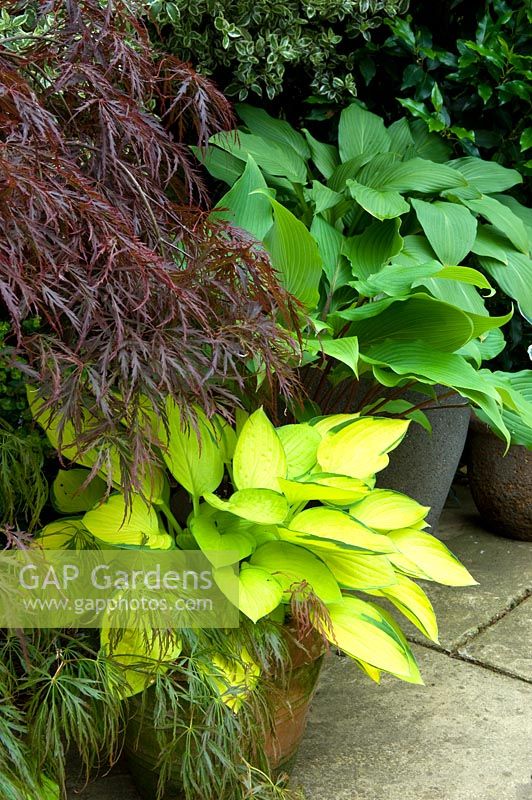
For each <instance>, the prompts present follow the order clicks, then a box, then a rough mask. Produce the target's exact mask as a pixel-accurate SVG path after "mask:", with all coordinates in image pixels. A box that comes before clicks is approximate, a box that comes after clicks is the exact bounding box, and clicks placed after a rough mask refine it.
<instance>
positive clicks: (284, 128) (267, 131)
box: [236, 103, 310, 159]
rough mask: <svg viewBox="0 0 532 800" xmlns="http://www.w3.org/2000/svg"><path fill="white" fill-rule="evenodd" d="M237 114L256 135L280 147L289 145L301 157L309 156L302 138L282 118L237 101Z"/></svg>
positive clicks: (307, 147)
mask: <svg viewBox="0 0 532 800" xmlns="http://www.w3.org/2000/svg"><path fill="white" fill-rule="evenodd" d="M236 110H237V114H238V116H239V117H240V118H241V119H243V120H244V122H245V124H246V127H247V128H248V129H249V130H250V132H251V133H253V134H255V135H256V136H260V137H263V138H264V139H268V140H269V141H271V142H275V143H276V144H278V145H280V146H281V147H282V148H286V146H287V145H288V147H291V148H292V150H294V151H295V152H296V153H297V154H298V155H299V156H300V157H301V158H305V159H306V158H309V157H310V149H309V146H308V144H307V142H306V141H305V139H304V138H303V136H302V135H301V134H300V133H298V132H297V131H296V130H294V128H292V126H291V125H290V124H289V123H288V122H285V121H284V120H282V119H275V117H271V116H270V115H269V114H268V113H267V112H266V111H264V109H262V108H257V107H255V106H250V105H247V103H238V104H237V106H236Z"/></svg>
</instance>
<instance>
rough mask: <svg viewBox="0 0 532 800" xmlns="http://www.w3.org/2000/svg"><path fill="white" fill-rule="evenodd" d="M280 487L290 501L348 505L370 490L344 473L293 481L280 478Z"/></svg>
mask: <svg viewBox="0 0 532 800" xmlns="http://www.w3.org/2000/svg"><path fill="white" fill-rule="evenodd" d="M279 488H280V489H281V491H282V492H283V494H284V495H285V497H286V498H287V500H288V502H289V503H302V502H308V501H310V500H321V501H322V502H324V503H333V504H336V505H347V504H348V503H353V502H355V501H356V500H360V499H361V498H363V497H365V495H366V494H367V493H368V492H369V491H370V490H369V488H368V486H366V484H365V483H363V482H362V481H359V480H357V479H356V478H346V477H343V476H342V475H333V476H330V477H319V478H318V477H317V476H314V475H313V476H312V480H310V479H307V480H305V481H291V480H283V478H280V479H279Z"/></svg>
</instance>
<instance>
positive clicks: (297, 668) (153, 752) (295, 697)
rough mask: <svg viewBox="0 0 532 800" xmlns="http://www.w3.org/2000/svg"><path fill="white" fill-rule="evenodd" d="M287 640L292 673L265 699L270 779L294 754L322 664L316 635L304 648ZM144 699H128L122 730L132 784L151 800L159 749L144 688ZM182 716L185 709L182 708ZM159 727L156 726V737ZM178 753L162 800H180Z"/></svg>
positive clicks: (151, 704) (285, 768) (288, 766)
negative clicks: (269, 717) (268, 718)
mask: <svg viewBox="0 0 532 800" xmlns="http://www.w3.org/2000/svg"><path fill="white" fill-rule="evenodd" d="M287 639H288V649H289V654H290V659H291V668H290V669H289V670H288V669H287V670H286V673H285V675H284V676H283V677H281V676H279V677H276V676H273V679H272V681H271V684H272V696H271V698H269V702H270V707H271V715H272V721H273V730H272V733H271V734H270V733H267V734H266V739H265V743H264V750H265V754H266V756H267V758H268V762H269V765H270V770H271V773H272V775H273V776H274V777H275V776H277V775H280V774H281V773H290V771H291V769H292V767H293V765H294V762H295V759H296V755H297V750H298V747H299V744H300V742H301V739H302V737H303V734H304V732H305V726H306V721H307V715H308V711H309V708H310V703H311V701H312V698H313V696H314V692H315V690H316V685H317V681H318V677H319V673H320V670H321V665H322V662H323V654H324V647H323V641H322V639H321V638H320V637H318V636H317V635H312V636H310V637H308V638H307V639H305V640H304V642H303V643H302V645H303V646H298V645H297V644H296V643H295V642H294V641H293V640H292V639H291V637H287ZM145 695H146V696H145V697H144V700H143V698H142V696H141V695H135V696H133V697H132V698H130V700H129V706H130V718H129V722H128V726H127V730H126V738H125V747H124V751H125V756H126V760H127V763H128V767H129V770H130V772H131V774H132V777H133V780H134V782H135V784H136V786H137V789H138V790H139V792H140V794H141V796H142V797H143V798H145V800H154V798H155V797H156V794H157V784H158V779H159V769H158V762H159V756H160V745H159V739H158V736H157V730H156V728H155V725H154V696H153V694H152V690H151V689H148V691H147V693H145ZM183 713H184V714H186V709H183ZM166 728H167V729H168V734H166V733H165V734H164V736H165V738H166V735H168V737H171V735H172V734H171V731H172V728H173V725H172V720H171V719H168V724H167V726H166V725H165V726H164V727H163V730H165V729H166ZM160 731H161V727H159V733H160ZM181 767H182V753H180V752H179V748H175V760H174V762H173V764H172V768H171V773H170V776H169V780H168V783H167V785H166V792H165V794H164V796H163V800H179V798H183V797H184V794H183V791H182V783H181Z"/></svg>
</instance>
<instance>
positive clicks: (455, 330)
mask: <svg viewBox="0 0 532 800" xmlns="http://www.w3.org/2000/svg"><path fill="white" fill-rule="evenodd" d="M379 302H380V304H381V308H382V311H383V312H384V313H382V314H380V315H378V316H371V317H366V318H365V319H364V318H363V313H364V311H366V310H367V312H368V313H371V312H372V311H374V309H372V308H371V306H372V305H374V306H377V303H375V304H373V303H371V304H368V306H361V307H360V308H358V309H355V312H358V313H356V317H355V314H349V310H348V311H345V312H340V314H339V316H342V317H344V318H346V319H349V318H351V319H352V318H353V317H355V319H353V324H352V326H351V328H350V333H351V334H355V335H356V336H357V337H358V341H359V347H360V350H361V351H362V352H367V350H368V347H369V346H371V345H372V344H373V343H377V342H380V341H384V340H386V339H393V340H394V341H395V342H401V341H403V342H407V341H415V340H416V339H419V340H421V341H423V342H425V343H426V344H427V346H430V347H436V348H438V349H439V350H443V349H446V350H447V349H448V350H449V351H454V350H457V349H458V348H459V347H462V345H464V344H465V343H466V342H467V341H469V339H471V338H473V337H474V326H473V323H472V322H471V319H470V318H469V316H468V314H467V313H466V312H464V311H461V310H460V309H458V308H455V307H454V306H452V305H450V304H448V303H444V302H442V301H441V300H437V299H436V298H434V297H431V296H430V295H428V294H423V293H417V294H414V295H412V296H411V297H407V298H397V299H393V300H391V302H390V301H379Z"/></svg>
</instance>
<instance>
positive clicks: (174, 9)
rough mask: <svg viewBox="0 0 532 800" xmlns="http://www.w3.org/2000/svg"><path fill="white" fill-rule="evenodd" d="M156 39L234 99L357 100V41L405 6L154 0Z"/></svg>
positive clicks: (329, 0) (396, 1)
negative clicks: (293, 94)
mask: <svg viewBox="0 0 532 800" xmlns="http://www.w3.org/2000/svg"><path fill="white" fill-rule="evenodd" d="M148 5H149V6H150V8H151V12H152V14H153V18H154V21H155V23H156V25H155V30H156V32H157V36H158V37H160V38H161V39H162V40H163V43H164V47H165V49H167V50H168V49H170V50H171V51H172V52H174V53H175V54H176V55H178V56H179V57H180V58H182V59H184V60H189V61H191V62H192V63H193V65H194V67H196V68H197V69H199V71H200V72H203V73H205V74H207V75H214V78H215V80H216V81H217V82H218V83H219V85H220V87H221V88H222V89H223V91H224V92H225V93H226V94H228V95H233V96H235V95H236V96H238V98H239V99H240V100H243V99H245V98H246V97H247V96H248V94H249V93H250V92H251V93H254V94H256V95H259V96H262V95H266V96H267V97H268V98H269V99H273V98H274V97H276V96H277V95H279V94H280V93H281V92H283V91H289V85H291V87H292V88H295V91H297V92H298V93H301V94H302V97H303V98H305V97H306V96H308V95H309V94H315V95H321V96H323V97H325V98H327V99H329V100H337V99H339V98H340V97H342V96H345V95H354V94H356V88H355V81H354V77H353V74H352V70H353V66H354V57H353V52H354V46H353V40H354V39H357V38H358V39H359V41H360V37H361V36H362V37H365V38H369V31H370V30H371V28H374V27H376V26H378V25H380V24H381V22H382V20H383V17H391V16H394V15H396V14H397V13H400V12H401V11H403V10H406V3H405V0H339V2H336V1H335V0H283V2H278V1H277V2H276V1H275V0H274V1H273V2H272V0H225V1H224V2H220V1H219V0H218V1H217V0H173V2H164V0H148Z"/></svg>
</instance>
